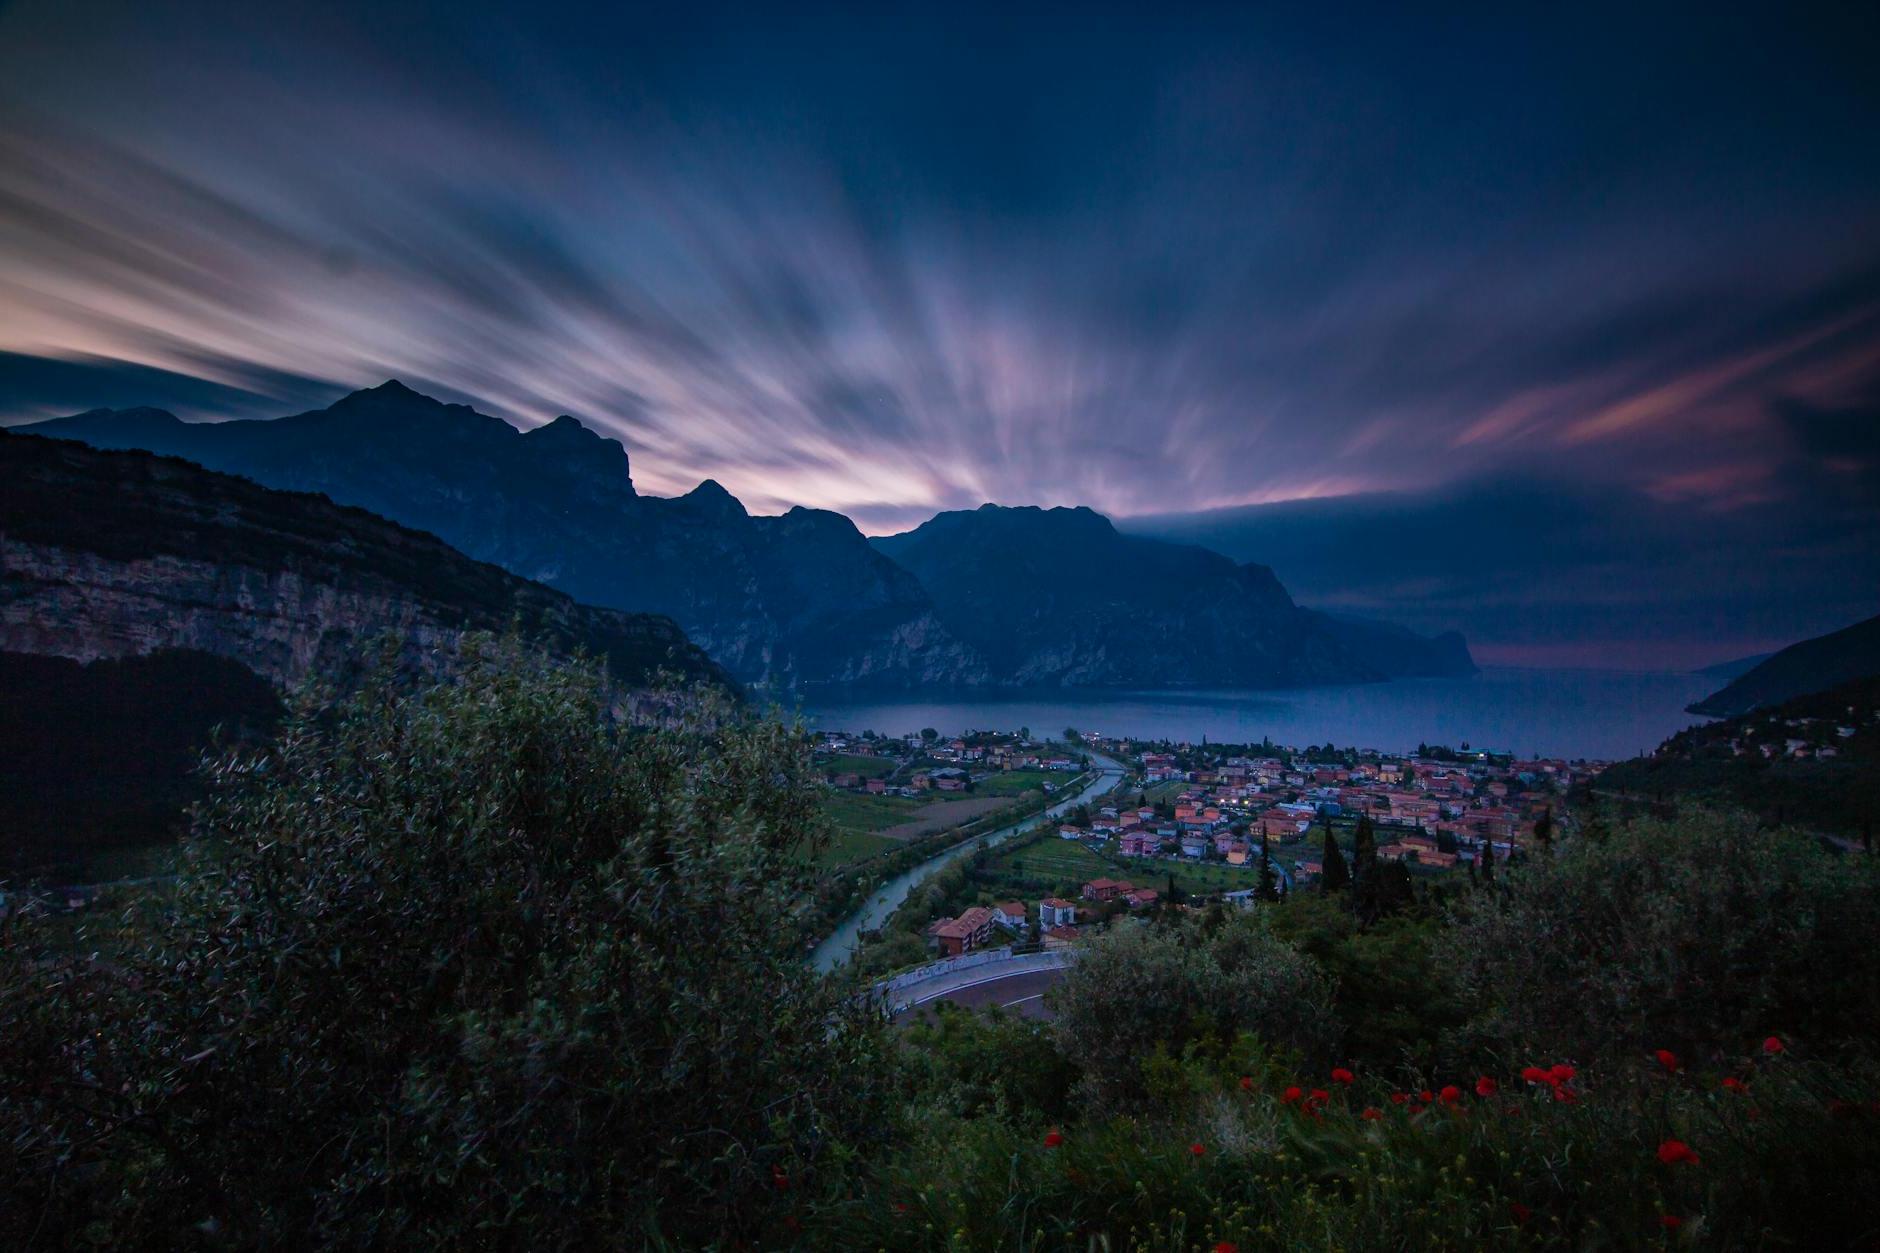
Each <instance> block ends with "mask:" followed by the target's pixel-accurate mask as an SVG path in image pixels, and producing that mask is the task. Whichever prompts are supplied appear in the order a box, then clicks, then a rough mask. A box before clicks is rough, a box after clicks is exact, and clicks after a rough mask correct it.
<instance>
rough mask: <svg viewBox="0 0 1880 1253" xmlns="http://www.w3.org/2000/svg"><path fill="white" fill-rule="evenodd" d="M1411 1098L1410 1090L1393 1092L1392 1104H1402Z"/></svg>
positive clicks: (1391, 1096)
mask: <svg viewBox="0 0 1880 1253" xmlns="http://www.w3.org/2000/svg"><path fill="white" fill-rule="evenodd" d="M1409 1099H1410V1094H1409V1093H1408V1092H1393V1093H1391V1094H1390V1103H1391V1104H1392V1105H1402V1104H1403V1103H1404V1102H1405V1101H1407V1100H1409Z"/></svg>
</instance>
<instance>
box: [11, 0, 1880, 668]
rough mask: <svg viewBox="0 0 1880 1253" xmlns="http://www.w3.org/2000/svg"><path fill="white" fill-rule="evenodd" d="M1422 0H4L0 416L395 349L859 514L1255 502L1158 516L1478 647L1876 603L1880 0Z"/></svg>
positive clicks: (310, 367)
mask: <svg viewBox="0 0 1880 1253" xmlns="http://www.w3.org/2000/svg"><path fill="white" fill-rule="evenodd" d="M1410 7H1411V6H1385V7H1380V8H1379V9H1377V10H1375V11H1373V10H1371V9H1367V8H1354V7H1345V6H1337V5H1326V4H1317V5H1312V6H1307V7H1301V8H1298V9H1270V10H1267V11H1264V12H1260V13H1255V14H1247V13H1244V12H1242V11H1241V9H1240V7H1239V6H1223V7H1221V8H1218V9H1210V8H1205V7H1202V8H1182V7H1180V6H1171V5H1157V6H1148V7H1145V8H1142V9H1138V10H1134V11H1130V10H1106V9H1102V8H1099V7H1093V6H1089V5H1076V6H1072V5H1065V6H1060V7H1053V8H1038V9H1031V10H1027V11H1024V12H1018V11H1016V10H1015V9H1014V8H1013V6H1005V5H1000V6H990V7H988V8H987V9H986V10H984V11H981V12H973V11H971V10H969V9H967V8H965V7H963V6H956V5H946V6H934V7H931V8H925V9H921V8H908V9H896V10H894V11H893V12H892V13H890V12H888V11H887V9H888V6H881V7H879V8H875V9H870V10H868V11H865V12H863V13H860V14H857V13H847V14H844V13H840V12H835V11H825V12H815V11H812V10H809V9H804V8H799V7H795V6H762V7H753V8H751V9H749V10H735V9H713V8H708V7H702V6H696V5H687V6H683V7H679V6H675V7H674V8H673V9H672V10H671V11H670V12H667V13H660V12H656V11H647V10H635V11H631V12H625V11H620V10H618V9H616V8H614V6H609V8H610V10H612V11H610V12H608V13H593V12H589V11H587V10H586V9H583V8H579V7H568V6H561V5H557V4H553V3H535V4H530V5H527V6H515V5H509V4H500V5H499V4H487V5H484V4H477V3H474V2H472V0H462V2H459V3H452V4H438V5H395V4H381V5H374V6H364V5H359V6H355V5H348V4H339V3H321V4H310V5H305V6H299V5H276V4H268V3H264V2H252V3H243V4H222V3H216V2H213V0H196V2H193V3H188V4H170V3H163V2H160V0H138V2H135V3H100V2H94V0H54V2H44V3H42V2H39V0H26V2H22V3H14V4H10V5H0V420H6V421H17V420H24V419H27V418H33V417H43V416H50V415H53V414H58V413H65V412H71V411H73V410H76V409H80V408H87V407H91V406H93V405H97V404H128V403H137V402H144V403H154V404H161V405H165V406H168V407H171V408H174V409H176V410H177V411H178V412H180V413H183V414H184V416H190V417H216V416H224V415H229V414H244V415H246V414H274V413H280V412H288V411H292V410H294V409H298V408H304V407H306V406H307V405H308V404H310V403H314V402H317V401H322V400H325V399H328V398H331V397H333V396H335V395H337V394H339V393H340V392H342V391H344V390H348V389H350V388H352V387H356V386H360V385H365V384H371V383H376V382H379V381H381V380H383V379H384V378H386V377H390V376H397V377H400V378H402V379H404V380H406V381H407V382H409V383H411V384H413V385H414V386H419V387H421V388H425V389H426V390H430V391H433V392H434V393H436V394H439V395H445V396H449V397H452V398H470V399H474V400H475V401H477V402H478V403H479V405H480V406H481V407H483V408H485V409H487V410H490V411H494V412H498V413H501V414H503V415H505V416H507V417H509V418H511V419H512V420H514V421H516V422H518V423H524V424H527V423H533V422H538V421H542V420H546V419H547V418H550V417H552V416H554V415H555V414H558V413H562V412H571V413H574V414H576V415H577V416H579V417H581V418H582V419H583V420H584V421H587V422H589V423H590V424H592V425H595V426H597V427H600V428H603V429H606V430H608V431H609V432H611V433H614V434H617V435H619V436H620V437H621V438H622V439H623V440H624V441H625V442H626V444H627V445H628V447H629V448H630V449H631V450H632V452H633V455H634V464H635V477H636V480H637V481H639V482H640V484H641V485H642V487H643V488H644V489H646V490H651V491H680V490H684V489H686V488H689V487H690V486H692V485H693V484H694V483H696V482H697V481H698V480H699V479H701V478H703V477H706V476H711V477H715V478H717V479H719V480H720V481H721V482H723V483H725V484H726V486H728V487H729V488H731V490H732V491H734V492H736V493H737V494H738V495H740V496H741V497H743V498H744V499H745V500H746V502H747V503H748V504H749V505H750V506H751V507H752V508H753V509H755V510H758V511H769V510H775V509H780V508H782V507H785V506H787V505H789V504H793V503H805V504H813V505H822V506H828V507H832V508H838V509H842V510H844V511H845V512H848V513H849V514H851V515H852V516H854V517H855V518H856V520H857V521H858V523H860V524H861V525H862V526H863V527H864V528H865V529H868V530H873V531H884V530H896V529H901V528H903V527H905V526H908V525H912V524H914V523H916V522H918V521H920V520H921V519H923V518H925V517H926V516H928V515H929V514H931V513H932V512H934V511H936V510H939V509H945V508H956V507H960V506H965V505H973V504H977V503H979V502H981V501H984V500H995V501H1000V502H1004V503H1043V504H1061V503H1079V504H1089V505H1092V506H1094V507H1097V508H1099V509H1103V510H1105V511H1107V512H1109V513H1111V514H1113V515H1115V516H1117V517H1119V518H1126V517H1131V516H1145V515H1167V514H1186V513H1190V512H1195V511H1201V510H1221V509H1229V510H1232V509H1237V508H1242V507H1247V506H1260V505H1268V504H1271V505H1272V506H1273V509H1272V511H1270V512H1267V513H1265V514H1261V512H1260V511H1259V510H1257V509H1256V510H1255V515H1256V516H1257V517H1258V518H1261V519H1264V520H1263V521H1260V522H1259V525H1256V526H1253V527H1252V529H1248V526H1246V525H1243V524H1244V523H1246V522H1247V519H1248V517H1249V516H1250V515H1245V514H1243V513H1235V514H1230V515H1227V520H1228V521H1229V522H1232V524H1233V526H1234V527H1236V528H1238V529H1235V530H1232V531H1231V532H1227V531H1221V530H1220V528H1219V527H1217V526H1214V523H1212V522H1210V523H1208V524H1206V525H1204V526H1202V527H1201V528H1200V529H1199V530H1196V529H1195V528H1192V527H1190V528H1189V530H1190V532H1191V533H1196V534H1203V535H1204V536H1205V537H1208V538H1210V540H1211V542H1217V543H1220V544H1221V545H1222V546H1224V547H1230V546H1232V545H1233V544H1235V543H1239V544H1242V545H1243V546H1244V545H1245V544H1248V543H1252V544H1255V545H1258V546H1266V547H1273V548H1277V550H1278V551H1264V550H1262V551H1257V552H1237V553H1236V555H1242V556H1258V557H1260V558H1261V559H1263V560H1267V561H1269V562H1270V563H1271V564H1273V565H1274V566H1276V567H1277V568H1278V569H1279V571H1280V573H1281V575H1282V576H1283V577H1285V578H1287V580H1288V582H1289V584H1290V585H1293V586H1294V587H1295V589H1296V590H1300V591H1301V594H1302V598H1306V599H1312V600H1317V601H1321V602H1326V603H1337V604H1341V605H1344V606H1346V607H1347V608H1352V609H1355V610H1360V611H1372V612H1381V613H1390V614H1394V615H1395V616H1398V617H1400V618H1406V619H1408V620H1414V621H1416V622H1417V623H1418V624H1419V625H1425V626H1432V627H1434V626H1443V625H1453V626H1457V627H1460V628H1462V629H1464V630H1465V631H1468V632H1469V633H1470V634H1471V636H1472V637H1473V638H1475V639H1476V640H1477V642H1478V644H1479V645H1481V646H1482V647H1483V649H1485V650H1486V651H1485V655H1486V656H1488V657H1490V658H1491V659H1502V660H1523V659H1526V660H1567V661H1580V662H1585V663H1596V662H1607V663H1616V664H1684V663H1685V662H1687V661H1689V662H1698V661H1709V660H1716V659H1718V658H1719V657H1720V656H1723V655H1726V654H1728V653H1729V652H1731V651H1732V650H1746V649H1750V648H1760V647H1763V646H1767V645H1770V644H1776V643H1782V642H1786V641H1787V640H1788V639H1792V638H1795V637H1796V636H1799V635H1805V634H1811V633H1815V632H1817V631H1820V630H1825V629H1829V628H1831V627H1834V626H1839V625H1843V624H1844V623H1845V621H1847V620H1849V618H1850V616H1859V615H1860V614H1863V613H1872V612H1874V611H1876V610H1877V609H1880V590H1876V589H1877V588H1880V577H1876V571H1877V570H1880V548H1877V547H1876V541H1875V538H1874V537H1875V535H1876V533H1877V532H1880V481H1877V478H1880V475H1877V472H1876V463H1877V461H1880V453H1877V452H1876V444H1877V442H1880V440H1877V437H1876V423H1877V422H1880V418H1877V416H1876V414H1877V413H1880V157H1877V156H1876V139H1875V136H1876V135H1880V74H1876V73H1875V72H1874V67H1875V65H1877V64H1880V32H1877V31H1876V21H1877V20H1880V19H1876V17H1875V15H1874V14H1875V10H1874V8H1873V6H1859V5H1845V6H1834V7H1822V8H1809V7H1806V6H1794V5H1783V6H1769V7H1767V8H1763V9H1760V10H1743V9H1738V8H1735V7H1734V6H1691V7H1677V8H1653V9H1651V10H1650V11H1648V12H1643V13H1641V12H1639V11H1638V8H1637V6H1626V7H1612V8H1595V7H1588V6H1551V7H1550V10H1543V9H1541V8H1539V7H1537V6H1506V5H1496V6H1488V5H1485V6H1481V7H1479V8H1468V9H1463V8H1457V9H1453V10H1451V11H1450V12H1449V13H1448V15H1446V16H1437V17H1432V16H1430V15H1428V14H1414V13H1411V12H1409V11H1408V9H1409V8H1410ZM1726 7H1727V8H1730V10H1731V11H1730V12H1727V13H1726V12H1721V11H1720V10H1721V9H1723V8H1726ZM786 10H787V11H786ZM1377 493H1391V495H1387V496H1381V497H1380V496H1378V495H1377ZM1511 500H1513V501H1517V502H1520V504H1519V505H1518V507H1515V506H1510V505H1509V503H1508V502H1509V501H1511ZM1300 502H1308V503H1305V504H1302V503H1300ZM1380 502H1383V503H1380ZM1380 510H1381V512H1380ZM1404 510H1410V511H1412V512H1413V513H1415V514H1416V516H1417V517H1418V518H1424V519H1428V520H1429V521H1428V522H1427V524H1426V523H1418V524H1417V525H1418V526H1422V527H1423V529H1422V530H1415V528H1411V527H1410V525H1409V524H1408V523H1405V522H1403V521H1402V519H1403V518H1404V517H1405V516H1408V515H1405V514H1404V513H1403V512H1402V511H1404ZM1393 511H1396V512H1393ZM1379 518H1385V519H1391V518H1395V519H1397V520H1398V521H1397V522H1395V523H1391V522H1388V521H1386V522H1381V523H1377V524H1376V525H1377V526H1378V527H1381V528H1382V532H1383V533H1382V534H1378V535H1376V536H1375V538H1376V539H1377V541H1378V542H1376V543H1366V542H1364V540H1363V538H1362V537H1363V536H1364V534H1365V531H1364V529H1363V527H1359V526H1356V525H1355V524H1356V523H1358V522H1362V521H1365V520H1372V521H1375V520H1376V519H1379ZM1563 519H1577V520H1578V522H1576V524H1575V525H1574V526H1568V525H1566V524H1565V523H1564V522H1563V521H1562V520H1563ZM1219 520H1220V519H1218V518H1217V519H1216V520H1215V521H1219ZM1632 520H1638V521H1639V524H1638V527H1637V540H1636V546H1635V547H1636V551H1635V552H1633V551H1629V548H1630V547H1631V546H1629V545H1628V543H1627V542H1625V540H1624V536H1625V535H1626V533H1627V532H1626V528H1627V526H1628V525H1630V523H1631V521H1632ZM1280 522H1283V523H1284V525H1283V526H1281V525H1279V523H1280ZM1268 523H1272V525H1268ZM1158 525H1159V524H1158ZM1392 526H1400V527H1406V528H1409V529H1408V530H1405V531H1403V533H1404V534H1409V533H1415V534H1417V535H1426V534H1433V535H1436V536H1447V535H1450V534H1452V533H1456V532H1461V533H1462V535H1463V536H1464V537H1466V535H1467V534H1468V533H1470V532H1473V533H1474V534H1476V535H1477V536H1478V537H1479V536H1480V535H1482V534H1484V533H1487V532H1485V531H1484V530H1483V528H1488V531H1489V532H1492V533H1493V534H1495V535H1496V537H1497V540H1498V542H1497V543H1496V544H1494V545H1483V544H1481V542H1480V541H1479V539H1478V540H1477V541H1475V544H1476V547H1475V548H1474V550H1471V547H1470V544H1469V542H1468V541H1467V540H1466V538H1459V539H1458V540H1457V541H1456V543H1455V545H1454V546H1453V547H1449V546H1447V545H1445V544H1443V543H1438V542H1437V541H1435V540H1432V539H1425V540H1422V541H1420V542H1421V543H1423V544H1424V545H1425V547H1426V548H1429V546H1430V545H1432V544H1434V545H1435V547H1434V548H1433V549H1430V551H1426V552H1422V553H1420V554H1419V555H1418V556H1417V557H1416V559H1415V560H1414V561H1412V560H1410V559H1409V557H1408V556H1407V555H1406V554H1405V553H1404V552H1402V551H1401V547H1402V546H1401V544H1399V545H1397V548H1398V549H1399V551H1396V552H1395V553H1393V554H1392V555H1391V556H1389V558H1388V559H1385V558H1383V557H1380V555H1379V554H1380V553H1390V552H1391V551H1392V548H1393V543H1392V537H1391V534H1390V531H1391V527H1392ZM1210 527H1213V529H1212V530H1210V529H1209V528H1210ZM1351 536H1358V537H1360V538H1356V539H1353V538H1349V537H1351ZM1615 537H1619V538H1617V539H1615ZM1720 543H1723V544H1725V545H1727V555H1728V556H1729V557H1730V560H1729V561H1728V562H1727V563H1725V566H1724V568H1725V569H1726V570H1727V571H1732V572H1735V574H1736V575H1737V576H1739V577H1738V579H1737V581H1738V582H1741V583H1742V586H1741V587H1740V588H1737V589H1735V590H1731V589H1729V588H1720V587H1719V586H1718V573H1717V568H1716V561H1717V553H1718V549H1719V545H1720ZM1615 545H1616V547H1615ZM1306 554H1311V555H1310V556H1309V557H1308V556H1307V555H1306ZM1411 569H1415V570H1416V571H1417V573H1416V576H1415V577H1414V578H1412V577H1410V576H1409V575H1408V573H1407V572H1408V571H1409V570H1411ZM1748 570H1755V571H1756V572H1757V574H1756V577H1755V578H1754V579H1747V578H1745V577H1742V576H1743V572H1745V571H1748ZM1602 591H1603V592H1604V593H1607V594H1608V599H1607V601H1604V602H1602V601H1600V595H1601V593H1602ZM1589 604H1591V605H1592V607H1589Z"/></svg>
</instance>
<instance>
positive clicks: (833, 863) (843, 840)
mask: <svg viewBox="0 0 1880 1253" xmlns="http://www.w3.org/2000/svg"><path fill="white" fill-rule="evenodd" d="M900 846H901V841H899V840H894V839H890V838H888V837H887V836H885V835H876V834H874V833H873V832H870V831H845V830H841V829H838V830H837V831H836V832H835V834H834V835H832V836H831V837H830V839H829V844H828V846H827V847H825V848H824V849H823V850H822V852H820V853H818V854H817V856H816V864H817V865H818V866H822V867H825V868H827V869H831V870H834V869H840V868H841V867H843V866H851V865H854V864H855V863H856V862H859V861H866V860H867V859H868V858H870V857H874V856H876V855H877V854H880V853H885V852H886V851H888V850H889V849H891V848H899V847H900Z"/></svg>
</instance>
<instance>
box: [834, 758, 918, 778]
mask: <svg viewBox="0 0 1880 1253" xmlns="http://www.w3.org/2000/svg"><path fill="white" fill-rule="evenodd" d="M900 764H901V763H900V762H899V761H898V760H896V759H895V758H893V757H869V756H864V755H862V754H859V753H837V754H836V755H835V756H833V757H831V758H829V760H828V761H825V762H823V763H822V766H823V769H824V770H825V771H826V772H828V773H829V774H859V775H861V776H862V777H863V778H864V779H878V778H880V777H881V776H882V775H885V774H889V773H891V772H892V771H893V770H894V768H895V767H896V766H898V765H900Z"/></svg>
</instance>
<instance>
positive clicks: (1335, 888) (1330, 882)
mask: <svg viewBox="0 0 1880 1253" xmlns="http://www.w3.org/2000/svg"><path fill="white" fill-rule="evenodd" d="M1319 866H1320V870H1319V891H1320V892H1321V893H1322V894H1324V895H1326V896H1330V895H1331V894H1332V893H1333V892H1343V891H1344V890H1345V889H1346V888H1348V887H1350V886H1351V872H1350V871H1349V870H1348V869H1346V867H1345V854H1344V852H1343V851H1342V850H1341V849H1340V848H1339V847H1338V841H1337V840H1336V839H1335V838H1333V836H1332V824H1331V823H1330V822H1327V823H1326V824H1325V847H1324V849H1323V850H1322V851H1321V852H1320V854H1319Z"/></svg>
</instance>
